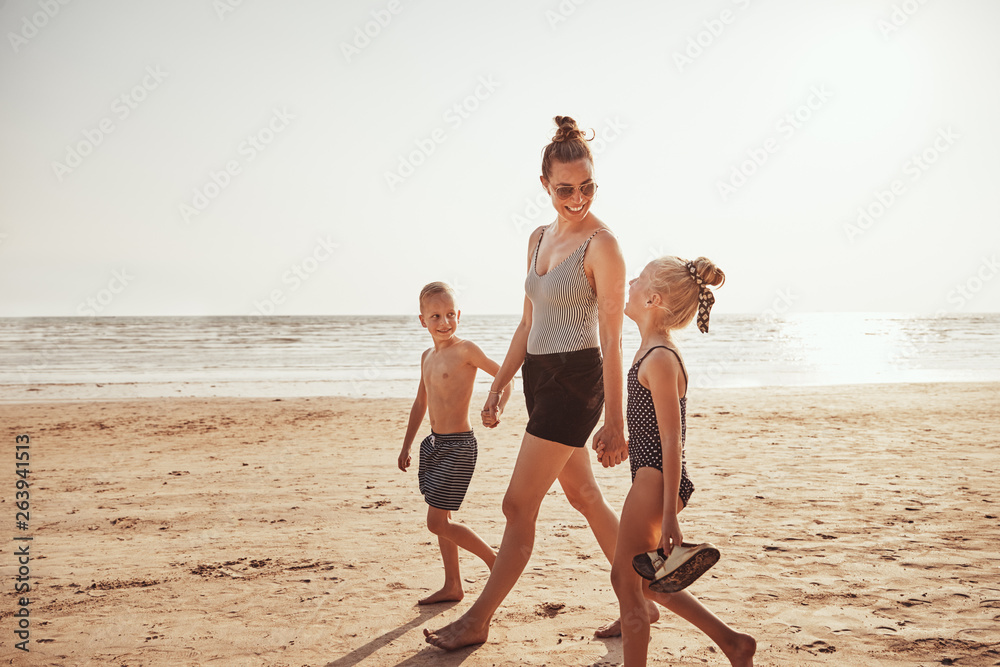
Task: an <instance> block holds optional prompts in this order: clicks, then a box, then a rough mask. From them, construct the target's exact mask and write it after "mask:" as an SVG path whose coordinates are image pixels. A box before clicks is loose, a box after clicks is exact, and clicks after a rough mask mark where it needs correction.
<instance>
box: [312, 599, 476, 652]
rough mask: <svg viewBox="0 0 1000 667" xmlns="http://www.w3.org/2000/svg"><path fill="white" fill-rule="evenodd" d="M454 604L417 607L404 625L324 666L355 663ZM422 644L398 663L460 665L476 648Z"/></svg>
mask: <svg viewBox="0 0 1000 667" xmlns="http://www.w3.org/2000/svg"><path fill="white" fill-rule="evenodd" d="M456 604H458V603H457V602H456V603H451V604H436V605H433V606H427V607H418V608H417V609H418V614H417V617H416V618H414V619H413V620H411V621H410V622H408V623H406V624H405V625H401V626H399V627H398V628H393V629H392V630H390V631H389V632H386V633H384V634H382V635H381V636H379V637H376V638H375V639H373V640H371V641H370V642H368V643H367V644H365V645H364V646H359V647H358V648H356V649H354V650H353V651H351V652H350V653H348V654H347V655H345V656H343V657H340V658H337V659H336V660H334V661H333V662H328V663H326V665H325V667H350V666H352V665H356V664H358V663H359V662H361V661H362V660H364V659H365V658H367V657H368V656H370V655H372V654H373V653H375V652H376V651H378V650H379V649H381V648H383V647H384V646H388V645H389V644H390V643H391V642H394V641H395V640H397V639H399V638H400V637H402V636H403V635H405V634H406V633H407V632H409V631H410V630H412V629H413V628H416V627H418V626H421V625H424V624H426V623H427V622H428V621H429V620H430V619H432V618H434V617H435V616H437V615H438V614H440V613H442V612H444V611H447V610H449V609H451V608H452V607H454V606H455V605H456ZM420 639H421V641H423V636H421V638H420ZM423 646H425V648H424V649H423V650H421V651H420V652H419V653H417V654H416V655H414V656H412V657H410V658H407V659H406V660H404V661H403V662H400V663H399V665H460V664H462V662H463V661H464V660H465V659H466V658H467V657H469V654H470V653H472V651H474V650H475V648H476V647H474V646H471V647H469V648H465V649H461V650H459V651H454V652H452V653H446V652H444V651H442V650H441V649H438V648H434V647H433V646H430V645H429V644H424V645H423Z"/></svg>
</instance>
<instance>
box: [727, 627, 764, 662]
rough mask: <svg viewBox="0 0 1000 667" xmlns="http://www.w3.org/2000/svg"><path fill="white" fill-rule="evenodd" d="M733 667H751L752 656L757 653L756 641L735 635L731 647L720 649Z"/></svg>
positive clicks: (741, 635)
mask: <svg viewBox="0 0 1000 667" xmlns="http://www.w3.org/2000/svg"><path fill="white" fill-rule="evenodd" d="M722 652H723V653H725V654H726V657H727V658H729V664H731V665H732V666H733V667H753V655H754V653H756V652H757V640H756V639H754V638H753V637H751V636H750V635H744V634H737V635H736V639H735V640H734V642H733V643H732V645H731V646H727V647H725V648H723V649H722Z"/></svg>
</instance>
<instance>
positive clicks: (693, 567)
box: [632, 542, 719, 593]
mask: <svg viewBox="0 0 1000 667" xmlns="http://www.w3.org/2000/svg"><path fill="white" fill-rule="evenodd" d="M717 562H719V550H718V549H716V548H715V546H714V545H712V544H709V543H708V542H706V543H704V544H690V543H688V542H684V543H683V544H681V545H680V546H678V547H674V548H673V550H672V551H671V552H670V555H669V556H667V555H666V554H664V553H663V550H662V549H657V550H656V551H649V552H646V553H644V554H639V555H638V556H636V557H635V558H633V559H632V567H633V568H634V569H635V571H636V572H637V573H638V574H639V576H640V577H642V578H643V579H648V580H649V581H651V582H652V583H651V584H650V585H649V589H650V590H652V591H656V592H657V593H676V592H677V591H680V590H683V589H685V588H687V587H688V586H690V585H691V584H692V583H694V582H695V580H696V579H698V577H700V576H701V575H703V574H705V573H706V572H708V570H709V568H711V567H712V566H713V565H715V564H716V563H717Z"/></svg>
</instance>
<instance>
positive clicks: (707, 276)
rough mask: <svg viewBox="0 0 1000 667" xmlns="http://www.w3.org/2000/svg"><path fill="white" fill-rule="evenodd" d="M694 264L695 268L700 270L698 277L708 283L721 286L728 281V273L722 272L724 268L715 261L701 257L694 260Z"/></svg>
mask: <svg viewBox="0 0 1000 667" xmlns="http://www.w3.org/2000/svg"><path fill="white" fill-rule="evenodd" d="M692 263H693V264H694V268H695V270H696V271H697V272H698V277H700V278H701V279H702V280H703V281H705V284H706V285H710V286H712V287H721V286H722V284H723V283H724V282H726V274H725V273H723V272H722V269H720V268H719V267H717V266H716V265H715V262H713V261H712V260H710V259H709V258H707V257H699V258H698V259H696V260H694V262H692Z"/></svg>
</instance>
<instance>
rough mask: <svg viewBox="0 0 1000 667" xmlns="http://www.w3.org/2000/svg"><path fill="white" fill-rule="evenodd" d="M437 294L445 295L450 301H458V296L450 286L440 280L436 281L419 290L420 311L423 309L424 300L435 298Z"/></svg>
mask: <svg viewBox="0 0 1000 667" xmlns="http://www.w3.org/2000/svg"><path fill="white" fill-rule="evenodd" d="M438 294H447V295H448V296H450V297H451V299H452V301H455V302H457V301H458V295H457V294H456V293H455V290H454V289H452V287H451V285H449V284H448V283H445V282H441V281H440V280H436V281H434V282H432V283H427V284H426V285H424V288H423V289H422V290H420V309H421V310H423V308H424V300H426V299H428V298H430V297H432V296H436V295H438Z"/></svg>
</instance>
